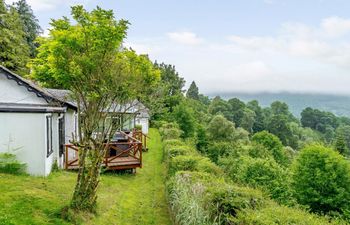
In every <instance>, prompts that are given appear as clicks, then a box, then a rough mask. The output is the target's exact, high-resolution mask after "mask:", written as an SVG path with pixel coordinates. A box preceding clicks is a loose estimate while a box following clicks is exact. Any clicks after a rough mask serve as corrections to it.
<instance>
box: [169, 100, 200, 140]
mask: <svg viewBox="0 0 350 225" xmlns="http://www.w3.org/2000/svg"><path fill="white" fill-rule="evenodd" d="M173 116H174V119H175V121H176V122H177V124H179V126H180V129H181V130H182V131H183V135H182V137H183V138H188V137H193V135H194V132H195V129H196V126H195V119H194V116H193V111H192V110H191V108H189V107H187V106H186V105H185V103H181V104H179V105H177V106H176V107H175V108H174V112H173Z"/></svg>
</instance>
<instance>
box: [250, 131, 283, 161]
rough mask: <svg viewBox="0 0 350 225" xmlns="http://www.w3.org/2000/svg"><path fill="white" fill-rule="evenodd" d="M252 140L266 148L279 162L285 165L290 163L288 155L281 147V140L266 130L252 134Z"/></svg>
mask: <svg viewBox="0 0 350 225" xmlns="http://www.w3.org/2000/svg"><path fill="white" fill-rule="evenodd" d="M252 141H253V142H254V143H257V144H260V145H263V146H264V147H265V148H266V149H268V150H269V151H270V152H271V154H272V155H273V158H274V159H275V160H276V162H278V163H279V164H281V165H284V166H286V165H288V164H289V163H290V161H289V158H288V155H287V153H286V152H285V150H284V149H283V145H282V142H281V141H280V139H279V138H278V137H277V136H275V135H273V134H271V133H269V132H267V131H261V132H259V133H256V134H254V135H253V137H252Z"/></svg>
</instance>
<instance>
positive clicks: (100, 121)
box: [32, 6, 160, 211]
mask: <svg viewBox="0 0 350 225" xmlns="http://www.w3.org/2000/svg"><path fill="white" fill-rule="evenodd" d="M72 18H73V19H74V20H75V21H74V23H71V22H70V21H69V20H68V18H66V17H64V18H63V19H59V20H53V21H52V22H51V26H52V29H51V30H50V34H49V37H48V38H45V39H42V40H41V46H40V47H39V48H38V55H37V58H36V59H34V60H33V62H32V71H33V74H32V77H33V78H35V79H36V80H38V81H39V82H41V83H42V84H43V85H46V86H49V87H63V88H67V89H70V90H71V91H72V97H73V99H74V100H75V101H76V102H77V106H78V115H79V116H80V118H79V130H78V138H77V139H75V140H73V143H74V144H75V145H76V146H77V147H78V148H79V169H78V176H77V182H76V185H75V189H74V193H73V197H72V200H71V204H70V207H71V208H73V209H76V210H87V211H94V209H95V208H96V199H97V195H96V191H97V188H98V185H99V181H100V171H101V165H102V163H103V159H104V156H105V154H106V151H107V149H108V143H109V140H110V139H111V137H112V135H114V133H115V131H116V130H117V129H118V128H120V127H118V124H117V123H108V120H107V117H108V116H109V115H110V113H113V112H115V111H116V110H117V108H118V105H125V104H126V103H129V102H132V101H133V100H134V99H139V98H140V97H142V96H143V95H145V93H147V92H148V90H147V89H148V88H150V89H151V90H152V89H153V87H154V86H155V85H156V82H157V81H158V80H159V77H160V73H159V71H158V70H155V69H154V66H153V63H152V62H150V61H149V59H148V57H147V56H138V55H137V54H136V53H135V52H134V51H131V50H126V49H123V48H122V46H121V45H122V41H123V40H124V38H125V36H126V30H127V26H128V22H127V21H125V20H119V21H117V20H116V19H115V18H114V14H113V11H112V10H103V9H101V8H99V7H97V8H96V9H94V10H92V11H91V12H87V11H86V10H85V9H84V8H83V7H82V6H73V7H72ZM144 87H147V88H144Z"/></svg>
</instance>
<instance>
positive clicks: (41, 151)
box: [0, 82, 50, 176]
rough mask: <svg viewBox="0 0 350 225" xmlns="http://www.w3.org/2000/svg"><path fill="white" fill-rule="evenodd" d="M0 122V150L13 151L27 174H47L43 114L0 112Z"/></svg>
mask: <svg viewBox="0 0 350 225" xmlns="http://www.w3.org/2000/svg"><path fill="white" fill-rule="evenodd" d="M0 83H1V82H0ZM0 124H1V126H0V152H8V151H10V153H15V154H16V155H17V157H18V160H20V161H22V162H24V163H26V164H27V172H28V173H29V174H32V175H41V176H44V175H47V171H48V168H47V167H46V166H45V164H46V145H45V144H46V143H45V136H46V135H45V132H46V130H45V114H44V113H0ZM14 149H18V150H17V151H15V152H12V151H13V150H14ZM49 160H50V159H49ZM49 160H48V161H49Z"/></svg>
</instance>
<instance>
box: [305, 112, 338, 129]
mask: <svg viewBox="0 0 350 225" xmlns="http://www.w3.org/2000/svg"><path fill="white" fill-rule="evenodd" d="M300 122H301V125H302V126H303V127H310V128H312V129H314V130H317V131H319V132H321V133H323V134H324V133H326V131H327V130H328V131H327V132H329V129H330V128H333V129H335V128H336V127H337V126H338V120H337V117H336V116H335V115H334V114H333V113H330V112H324V111H320V110H318V109H312V108H310V107H307V108H305V109H304V110H303V111H302V112H301V119H300Z"/></svg>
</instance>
